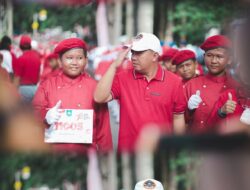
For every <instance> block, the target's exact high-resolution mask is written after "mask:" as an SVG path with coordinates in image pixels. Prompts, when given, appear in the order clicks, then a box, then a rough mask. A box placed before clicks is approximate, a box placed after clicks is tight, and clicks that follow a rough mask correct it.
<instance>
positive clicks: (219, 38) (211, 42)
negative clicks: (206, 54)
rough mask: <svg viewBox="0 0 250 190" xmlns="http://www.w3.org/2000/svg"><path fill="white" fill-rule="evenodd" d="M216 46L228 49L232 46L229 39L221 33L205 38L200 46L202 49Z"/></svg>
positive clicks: (205, 49)
mask: <svg viewBox="0 0 250 190" xmlns="http://www.w3.org/2000/svg"><path fill="white" fill-rule="evenodd" d="M218 47H222V48H227V49H230V48H231V47H232V44H231V41H230V40H229V39H228V38H227V37H226V36H223V35H215V36H211V37H209V38H207V39H206V40H205V42H203V44H201V46H200V48H201V49H203V50H204V51H207V50H210V49H215V48H218Z"/></svg>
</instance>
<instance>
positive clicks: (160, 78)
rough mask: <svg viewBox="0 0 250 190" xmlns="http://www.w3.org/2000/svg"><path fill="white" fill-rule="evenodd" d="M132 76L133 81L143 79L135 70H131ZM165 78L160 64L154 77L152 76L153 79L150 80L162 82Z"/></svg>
mask: <svg viewBox="0 0 250 190" xmlns="http://www.w3.org/2000/svg"><path fill="white" fill-rule="evenodd" d="M133 75H134V78H135V79H141V78H144V77H145V76H144V75H143V74H141V73H139V72H136V71H135V70H133ZM164 77H165V71H164V69H163V68H162V67H161V65H160V64H158V68H157V72H156V75H155V76H154V78H153V79H152V80H158V81H163V80H164Z"/></svg>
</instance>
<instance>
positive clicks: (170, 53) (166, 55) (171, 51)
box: [160, 46, 179, 61]
mask: <svg viewBox="0 0 250 190" xmlns="http://www.w3.org/2000/svg"><path fill="white" fill-rule="evenodd" d="M178 51H179V50H178V49H175V48H170V47H167V46H163V47H162V55H161V57H160V61H167V60H170V59H172V58H173V57H174V56H175V54H176V53H177V52H178Z"/></svg>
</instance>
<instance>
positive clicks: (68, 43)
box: [54, 38, 87, 54]
mask: <svg viewBox="0 0 250 190" xmlns="http://www.w3.org/2000/svg"><path fill="white" fill-rule="evenodd" d="M74 48H82V49H84V50H87V44H86V43H85V42H84V41H83V40H81V39H80V38H68V39H65V40H62V41H61V42H59V44H58V45H57V46H56V48H55V50H54V53H56V54H62V53H64V52H66V51H68V50H70V49H74Z"/></svg>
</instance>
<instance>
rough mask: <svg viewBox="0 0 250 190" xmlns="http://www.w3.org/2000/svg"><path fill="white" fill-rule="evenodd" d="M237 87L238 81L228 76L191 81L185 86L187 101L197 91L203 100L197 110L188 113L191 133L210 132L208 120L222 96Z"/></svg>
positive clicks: (209, 76)
mask: <svg viewBox="0 0 250 190" xmlns="http://www.w3.org/2000/svg"><path fill="white" fill-rule="evenodd" d="M236 85H237V84H236V81H234V80H233V79H232V78H231V77H230V76H228V75H224V76H221V77H216V76H213V75H211V74H207V75H205V76H200V77H197V78H194V79H191V80H190V81H189V82H188V83H187V84H186V85H185V93H186V98H187V101H188V100H189V98H190V97H191V96H192V95H193V94H195V93H196V91H197V90H200V97H201V99H202V102H201V103H200V105H199V107H198V108H197V109H195V110H194V111H188V112H189V114H190V115H191V119H190V121H189V127H190V130H191V132H194V133H201V132H202V133H203V132H207V131H208V130H210V129H209V127H208V125H207V119H208V117H209V115H210V113H211V111H212V109H213V107H214V105H215V103H216V101H217V100H218V98H219V96H220V94H221V93H223V92H224V91H225V90H226V89H228V88H233V87H234V86H236Z"/></svg>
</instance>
